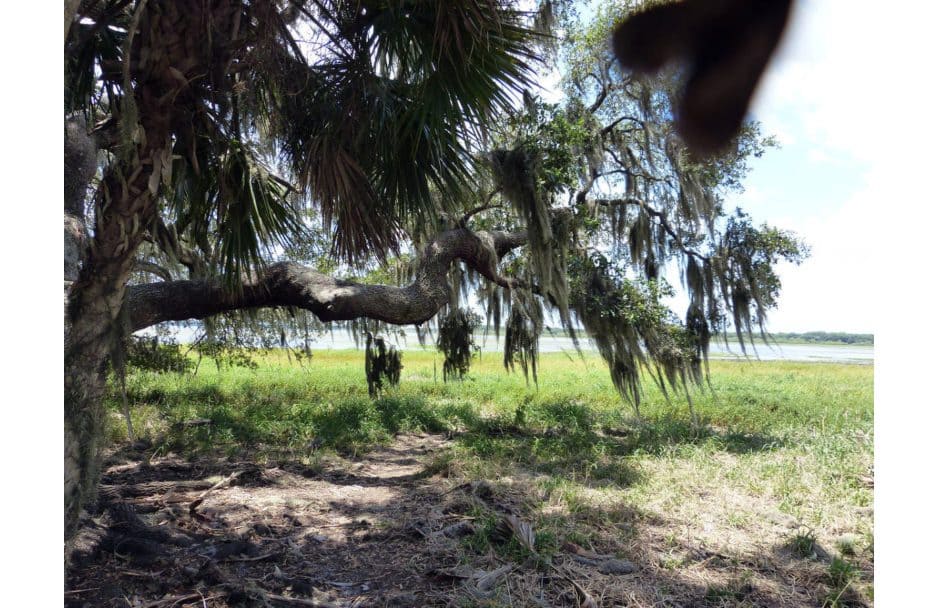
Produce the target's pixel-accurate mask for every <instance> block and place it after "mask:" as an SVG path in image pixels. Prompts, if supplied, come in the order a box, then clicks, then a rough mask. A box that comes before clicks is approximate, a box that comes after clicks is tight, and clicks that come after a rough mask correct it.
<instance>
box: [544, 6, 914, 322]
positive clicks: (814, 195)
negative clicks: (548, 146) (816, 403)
mask: <svg viewBox="0 0 940 608" xmlns="http://www.w3.org/2000/svg"><path fill="white" fill-rule="evenodd" d="M602 1H603V0H594V2H593V3H592V4H591V5H590V7H589V8H588V9H587V10H585V11H581V14H582V17H583V18H587V19H590V18H591V16H592V15H593V14H594V13H595V12H596V7H598V6H599V4H600V3H601V2H602ZM847 2H848V0H799V1H797V3H796V5H795V7H794V10H793V13H792V14H791V20H790V24H789V27H788V29H787V31H786V33H785V37H784V40H783V42H782V43H781V46H780V48H778V49H777V52H776V54H775V56H774V58H773V59H772V61H771V64H770V66H769V68H768V71H767V72H766V73H765V75H764V78H763V80H762V82H761V85H760V87H759V88H758V91H757V93H756V95H755V98H754V99H753V100H752V104H751V109H750V118H753V119H756V120H758V121H759V122H761V123H762V125H763V130H764V132H765V133H766V134H768V135H773V136H774V137H775V138H776V139H777V141H778V142H779V144H780V146H779V148H776V149H770V150H767V151H766V152H765V154H764V155H763V156H762V157H761V158H756V159H753V160H752V163H751V172H750V174H749V175H748V176H747V178H746V179H745V180H744V182H743V185H744V192H743V193H741V194H736V193H735V194H732V195H730V196H729V197H728V198H727V200H726V203H725V208H726V209H727V210H729V211H730V210H732V209H734V208H735V207H738V206H740V207H741V208H742V209H744V210H745V211H746V212H748V213H749V214H750V215H751V216H752V217H754V218H755V219H756V220H757V222H758V223H760V222H767V223H768V224H770V225H772V226H776V227H779V228H783V229H787V230H791V231H793V232H795V233H796V234H797V235H798V236H799V237H801V238H802V239H803V240H804V241H805V242H806V243H807V244H808V245H809V246H810V249H811V255H810V257H809V258H808V259H807V260H806V261H804V262H803V263H802V264H800V265H799V266H796V265H793V264H789V263H784V264H781V265H780V266H779V267H778V272H779V274H780V277H781V281H782V285H783V287H782V290H781V296H780V298H779V301H778V307H777V309H775V310H772V311H771V312H770V314H769V319H768V329H769V330H770V331H772V332H807V331H830V332H850V333H875V327H876V325H877V322H876V319H877V316H878V310H879V303H878V301H879V297H878V296H879V293H880V292H882V291H883V285H880V284H879V282H878V281H877V280H875V276H874V275H875V274H876V273H875V272H874V270H873V269H874V268H875V267H877V266H878V262H879V260H878V259H877V257H876V256H877V255H878V254H879V247H877V246H876V245H875V241H876V235H877V234H878V226H879V224H880V223H881V222H883V218H879V210H880V209H883V208H884V201H885V200H886V199H890V198H891V190H892V187H893V186H892V184H893V183H894V182H896V181H897V175H898V174H897V173H896V170H897V167H896V165H894V166H892V164H891V163H887V164H886V163H884V162H883V161H884V157H885V156H886V153H888V152H887V151H889V150H890V149H891V145H890V141H891V139H892V138H893V137H895V135H896V134H895V133H892V132H891V129H888V128H886V123H885V122H884V119H885V116H883V112H884V110H883V108H890V107H891V106H892V105H893V101H894V99H895V97H896V95H897V93H896V91H895V90H894V89H893V88H892V87H890V86H885V83H884V82H882V81H881V79H882V78H883V77H884V75H885V71H887V70H891V71H894V70H893V66H890V65H889V66H887V70H879V69H876V68H878V67H879V66H882V65H883V64H884V63H885V61H886V55H885V50H884V49H885V48H887V47H892V46H893V44H894V43H895V42H896V41H895V40H894V39H892V38H891V37H885V36H883V37H882V38H880V39H878V38H874V37H873V36H872V32H877V31H878V30H883V29H887V28H886V27H885V25H884V20H885V14H884V11H883V10H880V9H879V7H880V5H879V3H877V2H870V1H869V2H856V3H854V6H856V7H857V8H858V9H859V10H854V11H851V12H849V11H847V10H846V6H847ZM556 83H557V75H555V76H554V77H553V76H549V77H546V79H545V80H543V82H542V85H543V86H544V87H545V88H546V89H547V90H546V91H545V92H544V96H545V97H546V98H548V99H550V100H560V98H561V95H560V93H559V92H558V91H557V89H556ZM673 274H674V275H675V277H674V278H677V277H678V275H677V274H676V273H670V276H672V275H673ZM672 282H673V284H674V285H679V282H678V280H674V281H672ZM669 305H670V306H671V307H672V308H673V309H674V310H675V311H676V312H677V314H679V316H680V318H682V317H684V315H685V308H686V307H687V306H688V301H687V300H686V299H685V297H684V294H681V293H680V294H677V296H676V297H675V298H673V299H671V300H670V302H669Z"/></svg>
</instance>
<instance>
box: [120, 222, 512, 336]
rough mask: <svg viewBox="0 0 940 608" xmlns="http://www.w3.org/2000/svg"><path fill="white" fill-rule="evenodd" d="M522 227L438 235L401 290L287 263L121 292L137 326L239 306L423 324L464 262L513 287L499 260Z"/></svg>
mask: <svg viewBox="0 0 940 608" xmlns="http://www.w3.org/2000/svg"><path fill="white" fill-rule="evenodd" d="M526 240H527V236H526V233H525V232H514V233H510V232H503V231H481V232H472V231H470V230H468V229H466V228H457V229H454V230H447V231H444V232H441V233H439V234H438V235H437V236H435V237H434V239H432V240H431V242H430V243H428V244H427V245H426V246H425V248H424V250H423V253H422V255H421V257H420V258H419V260H418V265H417V268H416V272H415V279H414V280H413V281H412V283H411V284H409V285H407V286H404V287H394V286H389V285H366V284H362V283H356V282H353V281H345V280H342V279H336V278H333V277H330V276H327V275H324V274H321V273H319V272H316V271H314V270H311V269H309V268H306V267H304V266H301V265H300V264H296V263H293V262H279V263H277V264H272V265H271V266H269V267H267V268H266V269H264V270H263V271H261V272H260V273H259V275H258V276H257V277H256V278H255V279H254V280H252V281H246V282H245V283H243V284H242V285H240V286H238V287H237V288H232V287H227V286H225V285H224V284H222V283H220V282H218V281H210V280H201V281H199V280H197V281H169V282H159V283H149V284H145V285H134V286H131V287H129V288H128V292H127V321H128V328H129V329H130V330H131V331H137V330H140V329H144V328H146V327H150V326H151V325H155V324H157V323H161V322H164V321H182V320H186V319H204V318H206V317H209V316H212V315H216V314H219V313H221V312H226V311H230V310H237V309H248V308H261V307H276V306H293V307H298V308H304V309H306V310H309V311H310V312H312V313H314V314H315V315H317V317H318V318H319V319H320V320H322V321H345V320H351V319H357V318H361V317H366V318H370V319H377V320H380V321H384V322H386V323H392V324H396V325H411V324H418V323H422V322H424V321H427V320H428V319H430V318H431V317H433V316H434V315H435V314H436V313H437V312H438V311H439V310H440V309H441V308H442V307H443V306H444V305H446V304H447V303H448V302H449V301H450V294H449V292H448V287H447V281H446V275H447V272H448V270H449V269H450V266H451V264H452V263H453V262H454V261H455V260H463V261H464V262H466V263H467V265H468V266H470V267H471V268H473V269H474V270H476V271H477V272H479V273H480V274H481V275H482V276H483V277H484V278H486V279H488V280H490V281H493V282H495V283H497V284H499V285H502V286H504V287H515V286H516V284H515V281H514V280H513V279H510V278H507V277H503V276H501V275H500V274H499V272H498V270H497V263H498V262H499V260H500V259H502V257H503V256H505V255H506V253H508V252H509V251H511V250H512V249H514V248H516V247H520V246H522V245H524V244H525V243H526Z"/></svg>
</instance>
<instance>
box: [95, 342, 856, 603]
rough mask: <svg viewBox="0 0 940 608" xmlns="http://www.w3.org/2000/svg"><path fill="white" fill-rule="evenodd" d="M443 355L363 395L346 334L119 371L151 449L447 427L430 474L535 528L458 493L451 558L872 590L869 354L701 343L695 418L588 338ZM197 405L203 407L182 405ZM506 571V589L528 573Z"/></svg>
mask: <svg viewBox="0 0 940 608" xmlns="http://www.w3.org/2000/svg"><path fill="white" fill-rule="evenodd" d="M440 365H441V360H440V357H439V356H435V355H434V354H433V353H424V352H407V353H405V356H404V370H403V372H402V378H401V385H400V386H399V387H397V388H393V389H391V390H388V391H386V393H385V394H384V395H383V396H382V397H381V398H379V399H378V400H375V401H373V400H371V399H370V398H369V396H368V393H367V389H366V386H365V382H364V374H363V362H362V354H361V353H360V352H354V351H343V352H329V353H327V352H316V353H315V354H314V357H313V360H312V361H311V362H310V363H309V364H306V365H303V366H301V365H298V364H291V363H289V361H288V359H287V357H286V355H285V354H284V353H278V352H274V353H270V354H267V355H265V356H264V357H263V358H262V359H261V360H260V366H259V368H258V369H257V370H247V369H241V368H235V369H228V370H221V371H220V370H217V369H216V367H215V366H214V365H213V364H212V363H211V362H210V363H208V364H207V363H206V362H203V364H202V365H201V366H200V369H199V372H198V373H197V374H196V375H192V374H186V375H177V374H164V375H157V374H149V373H136V374H131V375H130V376H129V377H128V380H127V382H128V383H127V387H128V396H129V399H130V402H131V405H132V412H133V421H134V427H135V429H136V430H137V432H138V433H139V434H141V435H143V436H146V437H148V438H149V440H150V442H151V445H152V446H153V449H154V452H153V453H154V455H157V456H159V455H161V454H168V453H171V452H172V453H175V454H183V455H185V456H188V457H197V456H202V457H208V456H218V455H225V456H228V457H230V458H243V459H244V458H252V459H255V460H256V461H259V462H260V461H264V462H299V463H303V464H304V465H305V466H308V467H311V470H314V471H316V470H323V469H324V468H328V467H329V466H331V464H330V463H331V462H339V461H340V460H342V459H350V458H353V459H354V458H356V457H358V456H359V455H362V454H367V453H368V452H369V450H371V449H373V448H375V447H376V446H381V445H388V444H390V443H391V442H393V441H394V438H395V437H396V435H406V434H412V433H434V434H441V435H445V436H446V437H447V438H448V440H447V441H446V442H445V443H444V445H443V447H442V448H441V449H439V450H437V451H435V452H434V453H433V455H432V457H431V460H430V461H429V462H428V463H427V464H426V465H425V471H424V474H425V475H426V476H428V477H433V478H435V479H438V480H440V484H441V487H442V488H444V491H447V490H448V489H453V488H456V487H460V486H461V484H467V483H481V482H482V483H486V484H489V486H490V487H491V488H493V491H494V492H495V493H496V495H497V496H498V497H500V500H502V501H503V502H504V503H505V504H508V505H511V510H513V511H514V512H516V513H518V514H519V515H520V516H523V517H525V518H526V520H527V521H529V522H531V526H532V529H533V530H534V545H533V546H528V547H526V546H523V545H526V543H521V544H520V542H519V541H512V542H509V543H497V542H495V541H494V540H493V539H494V530H495V529H496V528H497V527H498V524H499V521H498V519H499V518H498V517H497V515H496V514H495V512H493V511H487V510H486V509H485V508H482V507H481V506H480V505H479V504H476V506H474V505H470V507H468V511H467V513H466V517H467V518H469V519H471V520H472V521H473V522H474V528H473V533H472V534H470V535H468V536H467V537H465V538H463V539H462V540H461V544H460V545H459V546H460V547H461V551H463V552H464V554H463V557H462V558H461V559H463V560H465V561H468V562H469V563H474V560H482V559H484V557H485V556H488V558H489V559H496V560H497V562H495V563H502V561H499V560H504V561H505V560H509V562H510V563H518V564H522V566H517V568H523V567H524V566H525V565H526V564H528V566H525V567H529V568H534V569H535V570H539V569H540V568H541V569H542V570H544V569H545V568H547V567H549V566H546V563H545V559H544V558H545V557H546V556H551V555H555V554H560V553H564V552H565V551H567V552H568V553H569V554H570V553H571V552H572V551H574V552H577V551H580V550H581V549H584V550H585V551H596V552H598V553H601V552H603V553H605V554H609V555H616V556H618V557H622V558H625V559H629V560H630V561H631V562H633V563H635V564H637V565H638V566H639V574H638V575H637V574H635V575H631V576H629V577H621V578H616V577H615V578H616V580H615V581H614V582H611V580H610V579H611V577H606V578H603V577H601V578H597V577H594V578H591V577H587V578H585V579H584V580H582V581H581V583H580V591H577V594H580V593H581V592H582V591H583V592H584V593H585V594H587V595H590V594H593V596H594V598H595V599H596V601H597V602H598V605H638V606H646V605H656V604H661V603H662V602H664V601H665V602H666V603H665V604H662V605H670V604H669V603H668V602H669V601H673V602H674V603H673V604H672V605H706V606H771V605H779V606H803V605H806V606H811V605H815V606H819V605H831V606H836V605H870V603H871V601H872V597H873V583H872V581H873V576H872V575H873V556H874V541H873V515H872V506H873V483H874V482H873V479H872V477H871V475H872V473H871V471H872V465H873V456H874V448H873V440H874V437H873V432H874V411H873V410H874V408H873V368H872V367H871V366H858V365H835V364H820V363H792V362H723V361H718V362H713V363H712V366H711V388H707V389H705V390H703V391H693V394H692V397H693V400H694V404H695V414H696V418H697V419H698V424H693V422H692V417H691V415H690V412H689V406H688V404H687V402H686V400H685V398H684V396H682V397H680V396H676V397H674V398H672V399H671V400H667V399H665V398H664V397H663V396H662V395H661V394H660V393H659V392H658V391H657V390H656V389H655V387H654V386H653V385H652V384H649V385H648V386H647V387H646V395H645V398H644V402H643V403H642V405H641V413H642V416H643V417H642V419H641V420H637V419H636V418H635V417H634V416H633V413H632V408H631V407H629V406H627V405H626V404H624V403H623V402H621V400H620V399H619V397H618V395H617V394H616V392H615V391H614V389H613V387H612V386H611V383H610V380H609V378H608V376H607V371H606V368H605V367H604V365H603V362H602V361H601V360H600V359H599V358H598V357H596V356H593V355H591V356H588V357H587V358H586V359H585V360H581V359H577V358H575V359H570V358H568V357H567V356H566V355H564V354H561V353H552V354H548V355H543V356H542V358H541V361H540V367H539V383H538V386H537V387H536V386H535V385H534V384H529V385H527V384H526V381H525V379H524V378H523V377H522V375H521V374H510V373H506V372H505V371H504V370H503V369H502V365H501V355H498V354H484V355H483V357H482V359H476V360H475V361H474V366H473V368H472V369H471V372H470V374H469V376H468V378H467V379H466V380H465V381H464V382H458V383H448V384H444V383H443V382H441V380H440ZM435 377H436V378H437V380H436V381H435ZM119 403H120V399H119V397H118V396H117V395H114V396H112V402H111V405H112V408H113V416H112V425H111V433H112V437H113V439H114V440H115V442H120V441H122V440H124V438H125V436H124V435H125V430H124V429H125V426H124V423H123V420H122V419H121V417H120V414H119V412H120V407H119ZM196 419H206V420H209V421H211V423H209V424H201V425H186V424H184V423H185V422H186V421H192V420H196ZM496 536H498V535H496ZM494 556H495V557H494ZM533 556H539V558H540V559H541V561H539V560H535V562H533V561H532V558H533ZM549 561H550V560H549ZM533 563H534V564H535V565H533ZM519 576H520V577H522V578H520V579H519V580H518V581H517V583H515V585H516V586H515V587H513V584H510V583H507V584H508V585H509V590H508V591H507V592H506V593H507V597H508V598H509V604H512V599H513V598H514V597H516V593H517V592H518V593H521V591H518V590H519V589H522V588H523V587H524V584H523V582H520V581H524V580H529V579H525V577H524V576H522V575H521V574H520V575H519ZM533 584H534V583H533ZM576 587H577V586H576ZM514 589H515V590H514ZM579 597H580V595H579ZM504 599H505V598H504ZM578 601H579V602H580V601H581V600H578ZM509 604H505V605H509ZM468 605H482V604H475V603H471V604H468ZM492 605H504V604H502V603H499V602H496V603H494V604H492ZM516 605H522V604H516ZM585 605H587V604H585Z"/></svg>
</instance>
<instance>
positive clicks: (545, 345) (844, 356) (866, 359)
mask: <svg viewBox="0 0 940 608" xmlns="http://www.w3.org/2000/svg"><path fill="white" fill-rule="evenodd" d="M502 338H503V336H502V335H500V339H499V340H496V336H495V335H493V334H492V333H490V334H489V335H488V336H485V337H484V336H478V337H477V339H476V342H477V344H479V345H481V346H482V347H483V349H484V350H485V351H487V352H491V351H500V350H502V348H503V340H502ZM393 342H397V344H396V345H397V346H398V348H400V349H402V350H421V349H422V346H421V344H420V342H419V341H418V338H417V336H416V335H415V333H414V331H413V330H410V331H408V330H406V332H405V336H404V337H399V338H398V339H397V340H393ZM754 342H755V345H756V352H755V347H752V346H751V345H750V344H748V345H747V353H748V354H747V356H748V358H749V359H751V360H755V359H756V360H761V361H773V360H786V361H825V362H830V363H833V362H838V363H859V364H863V365H872V364H873V363H874V361H875V349H874V347H873V346H855V345H852V346H848V345H847V346H834V345H827V344H770V345H769V346H768V345H766V344H764V343H763V342H761V341H760V340H758V339H755V340H754ZM730 346H731V348H730V350H729V349H728V348H727V347H725V344H724V342H721V341H719V340H714V341H713V342H712V347H711V349H710V351H709V356H710V357H711V358H714V359H745V357H744V355H742V353H741V347H740V346H739V345H738V343H737V342H735V341H732V342H730ZM311 347H312V348H313V349H315V350H334V349H335V350H345V349H349V348H356V343H355V341H353V339H352V338H351V337H350V336H349V335H348V334H347V333H346V332H341V331H337V332H334V333H333V334H332V336H331V335H330V334H326V335H324V336H321V337H320V338H319V339H317V340H316V341H315V342H312V343H311ZM425 348H427V349H433V348H434V346H433V341H429V342H428V345H427V346H426V347H425ZM581 348H582V349H584V350H586V351H596V350H597V349H596V348H595V346H594V344H593V343H592V342H591V341H590V340H586V339H585V340H581ZM539 350H540V351H541V352H543V353H550V352H569V353H575V352H576V350H575V348H574V345H573V344H572V343H571V340H570V339H568V338H567V337H562V336H558V335H555V336H551V335H544V336H542V339H541V340H540V342H539Z"/></svg>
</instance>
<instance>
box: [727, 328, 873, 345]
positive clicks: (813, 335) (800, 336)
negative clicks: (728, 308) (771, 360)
mask: <svg viewBox="0 0 940 608" xmlns="http://www.w3.org/2000/svg"><path fill="white" fill-rule="evenodd" d="M769 335H770V341H771V342H790V343H799V344H857V345H868V346H873V345H874V344H875V335H874V334H846V333H842V332H829V331H808V332H804V333H796V332H780V333H772V334H769ZM729 338H733V336H729Z"/></svg>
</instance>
